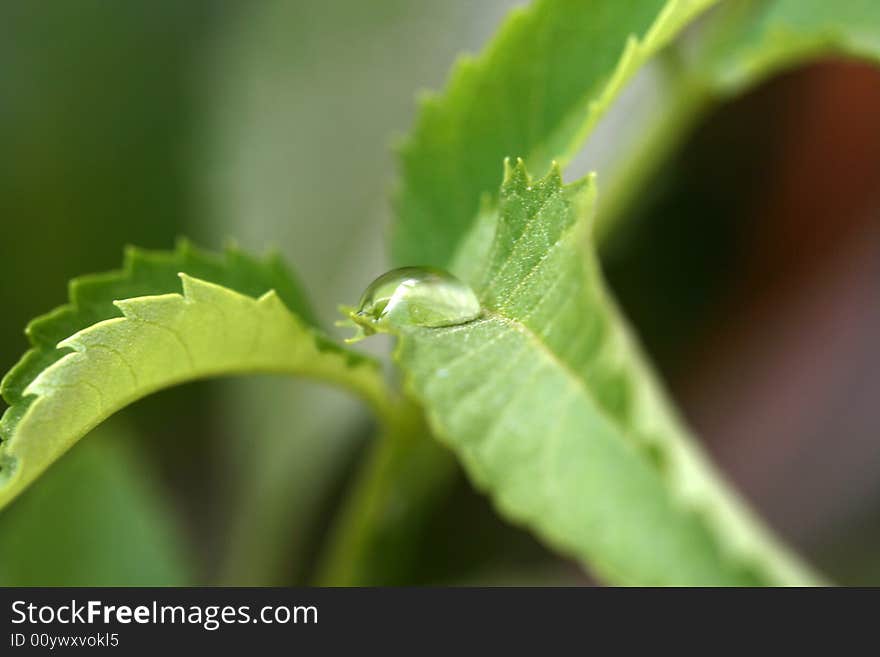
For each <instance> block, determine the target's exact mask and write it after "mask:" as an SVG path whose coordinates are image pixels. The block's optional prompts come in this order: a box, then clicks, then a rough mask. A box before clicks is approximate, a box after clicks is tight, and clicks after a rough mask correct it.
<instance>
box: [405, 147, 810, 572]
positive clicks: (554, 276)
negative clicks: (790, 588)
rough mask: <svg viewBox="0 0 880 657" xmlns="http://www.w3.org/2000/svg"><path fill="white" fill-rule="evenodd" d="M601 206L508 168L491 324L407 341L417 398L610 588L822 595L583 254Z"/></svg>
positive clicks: (497, 486) (553, 181)
mask: <svg viewBox="0 0 880 657" xmlns="http://www.w3.org/2000/svg"><path fill="white" fill-rule="evenodd" d="M594 197H595V186H594V181H593V178H592V177H589V178H586V179H584V180H581V181H579V182H576V183H574V184H571V185H568V186H563V185H562V180H561V176H560V173H559V169H558V168H557V167H554V168H553V170H552V171H551V172H550V174H549V175H548V176H547V177H546V178H544V179H543V180H540V181H532V180H531V179H530V178H529V176H528V174H527V172H526V169H525V166H524V165H523V163H522V161H520V162H519V163H518V164H517V165H516V166H514V167H509V166H508V167H507V170H506V174H505V178H504V183H503V185H502V187H501V195H500V213H499V218H498V223H497V228H496V230H495V236H494V239H493V242H492V247H491V251H490V255H489V257H488V259H486V260H485V262H486V265H485V267H484V269H483V271H482V273H480V274H478V275H476V276H475V277H474V279H473V280H474V281H475V282H476V285H475V289H476V291H477V293H478V295H479V297H480V299H481V302H482V304H483V306H484V310H485V315H484V317H483V318H482V319H478V320H476V321H473V322H470V323H467V324H463V325H460V326H456V327H450V328H434V329H428V328H418V327H405V328H404V329H402V330H401V333H400V340H399V344H398V349H397V352H396V358H397V360H398V361H399V363H400V365H401V366H402V368H403V369H404V371H405V373H406V375H407V386H408V389H409V390H410V392H411V393H412V394H413V395H414V396H415V397H416V398H417V399H419V400H421V401H422V403H423V404H424V405H425V408H426V412H427V415H428V418H429V422H430V424H431V426H432V427H433V429H434V431H435V433H436V434H437V435H438V436H439V437H440V438H441V439H442V440H443V441H444V442H446V443H447V444H448V445H449V446H450V447H451V448H452V449H453V450H455V452H456V453H457V454H458V456H459V457H460V459H461V460H462V462H463V463H464V466H465V468H466V470H467V471H468V472H469V474H470V476H471V477H472V478H473V480H474V482H475V483H476V484H477V486H479V487H480V488H481V489H484V490H485V491H487V492H488V493H489V494H490V495H491V496H492V497H493V499H494V501H495V503H496V504H497V506H498V508H499V510H500V511H501V513H503V514H504V515H505V516H507V517H508V518H509V519H511V520H512V521H514V522H516V523H518V524H521V525H524V526H527V527H529V528H531V529H532V530H533V531H534V532H535V533H537V534H538V535H539V536H541V537H543V539H544V540H545V541H547V542H548V543H549V544H550V545H552V546H554V547H555V548H557V549H559V550H560V551H562V552H563V553H566V554H569V555H571V556H573V557H575V558H577V559H579V560H580V561H581V562H582V563H584V564H585V565H587V566H589V567H590V568H592V569H593V570H594V571H595V572H596V573H597V574H599V575H600V576H602V577H603V578H605V579H607V580H609V581H611V582H615V583H624V584H640V585H660V584H674V585H694V584H718V585H722V584H730V585H743V584H807V583H812V582H815V581H816V580H815V578H814V576H813V575H811V574H810V573H809V572H808V571H807V570H806V569H805V568H803V567H802V566H801V565H800V564H798V563H797V561H796V559H795V558H794V557H792V556H791V555H789V554H788V553H787V551H786V550H785V549H784V548H783V547H781V546H779V545H776V544H775V543H774V541H773V540H772V539H771V538H770V537H769V536H768V535H767V534H766V533H765V531H764V529H763V528H762V527H761V526H760V525H759V523H758V522H756V521H755V520H754V519H753V518H752V517H751V516H750V514H749V513H748V512H747V511H746V510H745V509H744V507H743V506H742V505H741V504H740V503H739V502H738V500H737V498H736V496H735V495H734V494H733V493H732V492H731V491H729V490H728V489H727V488H726V487H725V486H724V484H723V483H721V480H720V478H719V476H718V475H717V474H716V473H715V472H714V471H713V469H712V467H711V466H710V465H709V463H708V461H707V460H706V458H705V457H704V455H703V454H702V452H701V451H700V449H699V448H698V447H697V444H696V443H695V442H694V441H693V440H692V439H691V437H690V436H689V435H688V433H687V431H686V430H685V429H684V427H683V426H682V424H681V422H680V421H679V420H678V418H677V417H675V416H674V414H673V413H672V411H671V410H669V409H670V408H671V405H670V404H669V403H668V401H667V400H666V399H665V397H664V394H663V392H662V390H661V389H660V387H659V385H658V384H657V382H656V380H655V377H654V375H653V373H652V372H651V370H650V368H649V367H648V365H647V364H646V363H645V361H644V359H643V357H642V355H641V354H640V352H639V349H638V347H637V346H636V344H635V341H634V339H633V338H632V336H631V335H630V332H629V330H628V329H627V326H626V324H625V322H624V321H623V319H622V318H621V316H620V315H619V313H618V312H617V310H616V309H615V306H614V304H613V301H612V300H611V299H610V297H609V296H608V294H607V292H606V290H605V287H604V284H603V282H602V280H601V276H600V273H599V268H598V266H597V262H596V258H595V255H594V254H593V253H592V251H590V252H587V253H584V249H583V248H582V244H583V243H584V240H585V238H586V237H587V235H586V233H587V228H588V217H589V216H590V214H591V212H592V206H593V203H594Z"/></svg>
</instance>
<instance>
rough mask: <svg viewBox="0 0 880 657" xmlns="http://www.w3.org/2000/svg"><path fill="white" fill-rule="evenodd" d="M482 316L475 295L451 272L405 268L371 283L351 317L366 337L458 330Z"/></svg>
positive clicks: (425, 268) (390, 272) (428, 268)
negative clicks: (419, 328) (420, 330)
mask: <svg viewBox="0 0 880 657" xmlns="http://www.w3.org/2000/svg"><path fill="white" fill-rule="evenodd" d="M481 313H482V308H481V306H480V302H479V300H478V299H477V295H476V294H474V291H473V290H472V289H471V288H470V287H469V286H468V285H466V284H465V283H463V282H461V281H460V280H459V279H457V278H456V277H455V276H453V275H452V274H450V273H449V272H446V271H443V270H442V269H435V268H432V267H401V268H400V269H393V270H391V271H389V272H386V273H385V274H382V275H381V276H379V278H377V279H376V280H375V281H373V282H372V283H370V285H369V286H368V287H367V289H366V290H365V291H364V294H363V296H362V297H361V300H360V303H359V304H358V307H357V309H354V310H351V311H350V312H349V317H350V318H351V320H352V321H354V323H355V324H357V325H358V326H359V327H360V328H361V329H363V332H364V335H372V334H373V333H377V332H389V331H392V330H394V329H397V328H404V327H407V326H424V327H434V328H437V327H442V326H456V325H458V324H464V323H466V322H470V321H473V320H474V319H477V318H478V317H479V316H480V314H481ZM360 337H362V336H360V335H358V336H356V338H355V339H359V338H360Z"/></svg>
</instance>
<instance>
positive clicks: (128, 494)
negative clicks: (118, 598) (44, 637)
mask: <svg viewBox="0 0 880 657" xmlns="http://www.w3.org/2000/svg"><path fill="white" fill-rule="evenodd" d="M148 466H149V461H148V460H147V459H145V458H144V455H143V454H141V453H140V450H139V448H138V447H137V445H136V444H135V443H134V441H133V440H132V436H131V434H130V432H129V431H127V430H126V429H125V428H124V426H123V425H122V424H120V423H118V422H116V423H112V424H109V425H107V426H105V427H102V428H101V429H100V430H98V431H95V432H94V435H93V436H91V437H90V438H89V440H87V441H85V442H84V443H83V444H82V445H79V446H77V447H76V449H74V450H72V451H71V452H70V454H68V455H67V456H66V457H65V458H64V459H62V460H61V461H60V462H59V463H58V464H57V465H56V466H55V467H54V468H52V470H51V471H50V472H48V473H47V474H46V476H45V477H43V478H42V479H41V480H40V484H39V486H34V487H33V488H32V489H30V490H28V491H27V492H26V493H25V494H24V495H22V496H21V497H20V498H18V499H17V500H16V501H15V503H14V504H13V505H12V506H10V507H9V508H8V509H6V510H4V512H3V513H2V515H0V538H2V540H0V585H2V586H186V585H192V584H194V583H195V582H196V581H197V580H196V579H195V577H194V575H193V568H192V558H193V557H194V555H191V554H188V553H187V550H186V549H185V546H184V545H183V542H182V533H181V532H180V527H179V521H180V519H179V518H178V516H177V513H176V512H175V510H174V508H173V506H172V501H171V500H170V499H169V498H168V496H167V495H166V494H164V493H163V492H162V490H161V489H160V487H159V485H158V482H157V481H156V480H155V477H154V476H153V473H152V472H151V471H150V468H149V467H148Z"/></svg>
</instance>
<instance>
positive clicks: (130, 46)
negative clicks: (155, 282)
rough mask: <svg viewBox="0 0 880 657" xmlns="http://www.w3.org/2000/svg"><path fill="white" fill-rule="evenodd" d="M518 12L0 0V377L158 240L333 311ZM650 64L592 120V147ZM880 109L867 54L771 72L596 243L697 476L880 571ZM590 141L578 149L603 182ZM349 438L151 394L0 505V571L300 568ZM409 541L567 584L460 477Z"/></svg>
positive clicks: (297, 396)
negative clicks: (406, 142) (208, 250)
mask: <svg viewBox="0 0 880 657" xmlns="http://www.w3.org/2000/svg"><path fill="white" fill-rule="evenodd" d="M516 4H520V3H517V2H514V1H513V0H492V1H491V2H481V3H472V2H466V1H465V0H444V2H417V3H413V2H405V1H403V0H375V1H373V2H369V3H363V2H355V1H353V0H338V1H336V2H322V1H317V0H292V1H286V2H278V1H263V2H244V1H242V0H238V1H236V0H228V1H213V2H212V1H209V0H193V1H191V2H186V3H181V2H173V1H172V0H155V1H153V2H128V3H110V2H103V1H99V0H59V1H58V2H53V3H51V4H44V3H33V2H26V1H25V0H6V1H5V2H3V3H2V5H0V146H2V147H0V221H2V227H3V230H2V238H0V275H2V279H0V280H2V282H0V308H2V311H0V370H2V371H6V370H8V369H9V367H11V365H12V364H13V363H14V362H15V361H16V360H17V358H18V357H19V356H20V355H21V354H22V353H23V351H24V350H25V348H26V343H25V340H24V338H23V334H22V329H23V327H24V326H25V324H26V323H27V321H28V320H29V319H30V318H32V317H34V316H36V315H38V314H40V313H43V312H45V311H47V310H49V309H51V308H52V307H54V306H56V305H59V304H61V303H63V302H64V300H65V287H64V286H65V281H67V280H68V279H69V278H71V277H73V276H75V275H78V274H82V273H86V272H93V271H102V270H107V269H113V268H115V267H118V266H119V263H120V262H121V254H122V247H123V246H124V245H125V244H129V243H133V244H137V245H139V246H144V247H152V248H168V247H170V246H172V245H173V243H174V240H175V238H176V237H177V236H179V235H186V236H189V237H191V238H193V240H195V241H196V242H197V243H199V244H201V245H203V246H208V247H212V248H216V247H220V246H222V245H223V244H224V243H226V242H227V241H228V240H230V239H234V240H235V241H237V242H238V243H239V244H241V245H242V246H244V247H246V248H248V249H252V250H256V251H262V250H264V249H266V248H268V247H272V246H274V247H278V248H279V249H280V250H281V251H282V252H283V253H284V254H285V255H286V257H287V259H288V262H289V263H290V264H291V265H292V266H293V267H294V269H295V270H296V271H297V272H298V273H299V275H300V276H301V278H302V280H303V282H304V285H305V287H306V288H307V289H308V290H309V292H310V293H311V296H312V299H313V301H314V305H315V307H316V308H317V310H318V313H319V315H320V317H321V318H322V320H323V321H324V322H325V323H326V324H327V325H331V324H332V320H333V319H334V313H335V307H336V305H337V303H340V302H351V301H352V300H354V299H356V298H357V296H358V295H359V293H360V291H361V289H362V287H363V286H364V284H365V283H366V282H368V281H369V280H371V279H372V278H373V277H374V276H375V275H377V274H379V273H381V272H382V271H383V270H384V269H385V268H386V262H387V258H386V237H387V227H388V222H389V212H390V210H389V204H388V196H389V191H390V188H391V184H392V182H393V172H394V162H393V155H392V153H391V150H390V148H389V146H390V145H391V144H392V143H393V140H394V138H395V137H396V136H399V135H400V134H402V133H404V132H405V131H406V130H407V129H408V126H409V125H410V122H411V120H412V117H413V115H414V112H415V109H416V104H415V98H416V94H417V92H418V91H419V90H420V89H423V88H439V87H441V86H442V84H443V81H444V79H445V76H446V71H447V70H448V68H449V66H450V64H451V63H452V61H453V60H454V58H455V56H456V54H457V53H459V52H460V51H462V50H470V51H474V50H477V49H478V48H479V47H480V46H481V44H482V43H484V42H485V40H486V39H487V38H488V37H489V36H490V35H491V34H492V33H493V31H494V29H495V27H496V25H497V24H498V22H499V21H500V20H501V18H502V17H503V16H504V14H505V13H506V12H507V10H509V9H510V8H511V7H512V6H514V5H516ZM650 74H651V73H650V70H649V71H648V72H647V73H646V74H645V75H643V76H640V78H639V80H637V81H636V82H637V84H636V85H635V87H634V89H633V90H632V91H630V92H628V95H625V97H624V98H623V99H622V100H621V103H619V104H618V106H616V107H615V109H614V111H613V112H612V115H611V116H610V117H608V119H606V120H605V121H604V122H603V127H602V129H601V130H600V133H599V135H600V136H601V140H603V142H604V145H605V150H606V151H607V150H608V148H609V147H608V144H611V146H610V148H611V149H612V150H613V144H614V139H615V135H616V133H617V131H619V126H620V125H621V120H620V117H621V116H623V117H624V118H625V117H626V116H627V111H628V110H627V107H628V105H627V103H633V102H638V98H639V93H641V91H640V89H642V88H644V87H645V86H646V83H645V80H649V78H650ZM878 115H880V73H878V72H877V71H875V70H871V69H870V68H868V67H866V66H862V65H857V64H853V63H841V62H826V63H821V64H819V65H816V66H813V67H811V68H810V69H805V70H801V71H796V72H793V73H790V74H787V75H785V76H782V77H779V78H777V79H774V80H771V81H770V82H768V83H767V84H765V85H764V86H763V87H762V88H760V89H758V90H756V91H755V92H753V93H751V94H749V96H748V97H746V98H742V99H740V100H738V101H736V102H734V103H731V104H728V105H726V106H724V107H721V108H718V109H717V110H716V111H714V112H713V113H712V114H711V115H710V116H708V117H707V118H706V120H705V121H703V122H702V123H701V125H700V126H699V128H698V129H697V130H696V132H695V133H694V134H693V135H692V136H691V137H690V138H689V140H688V142H687V143H686V144H685V145H684V146H683V147H682V148H681V149H680V150H679V152H678V153H677V154H676V155H675V156H674V158H673V159H672V161H670V162H668V163H667V164H666V165H665V166H664V167H663V170H662V171H661V172H659V173H658V175H657V176H656V177H655V179H654V180H652V182H651V184H650V186H649V188H648V189H646V190H645V193H644V194H643V196H642V197H641V198H640V200H639V202H638V203H637V204H636V206H635V207H633V208H632V209H631V210H630V212H629V214H630V215H631V216H629V217H628V218H627V221H626V222H625V224H624V228H623V229H622V230H621V231H620V233H619V234H617V235H615V236H614V239H613V240H611V242H610V243H609V245H608V247H607V249H606V252H605V253H603V263H604V265H605V268H606V272H607V274H608V276H609V278H610V280H611V283H612V285H613V286H614V288H615V290H616V291H617V293H618V294H619V296H620V298H621V301H622V304H623V307H624V308H625V310H626V311H627V312H628V313H629V315H630V316H631V317H632V318H633V321H634V323H635V325H636V327H637V328H638V330H639V333H640V334H641V335H642V337H643V339H644V341H645V343H646V345H647V346H648V348H649V350H650V352H651V353H652V354H653V355H654V357H655V358H656V359H657V362H658V363H659V364H660V367H661V369H662V372H663V374H664V376H665V377H666V378H667V380H668V381H669V383H670V385H671V386H672V388H673V391H674V393H675V395H676V396H677V398H678V400H679V401H680V403H681V404H682V405H683V408H684V409H685V413H686V414H687V416H688V417H689V419H690V420H691V422H692V423H693V424H694V425H695V427H696V428H697V430H698V431H699V432H700V434H701V435H703V436H704V437H705V438H706V441H707V444H708V446H709V448H710V450H711V451H712V452H713V454H714V455H715V456H716V458H717V459H718V461H719V462H720V464H721V466H722V468H723V469H724V470H725V471H726V472H727V473H728V475H729V476H730V477H731V478H732V479H733V480H734V482H735V483H736V484H737V485H739V487H740V488H741V489H742V490H743V491H744V493H745V494H746V495H747V496H748V497H749V498H750V499H751V500H752V502H753V503H754V504H755V505H756V506H757V507H758V509H759V510H760V511H761V512H762V513H763V514H764V515H765V516H766V517H767V518H768V520H769V521H770V522H771V524H772V525H773V526H774V527H776V528H777V529H778V530H779V531H780V532H782V533H783V535H784V536H786V537H787V538H788V539H789V540H791V541H792V542H793V543H794V544H795V545H796V546H797V547H798V548H799V549H801V550H802V551H803V552H804V553H805V554H807V555H808V556H809V557H811V558H812V559H814V560H816V561H817V563H818V564H819V566H820V567H821V568H823V569H824V570H825V571H826V572H828V573H829V574H830V575H831V576H832V577H834V578H837V579H838V580H839V581H841V582H845V583H851V582H852V583H860V584H867V583H877V584H880V556H878V555H880V435H878V434H880V429H878V427H880V408H878V406H877V404H876V400H877V399H878V398H880V352H878V350H877V348H876V345H877V342H878V340H877V338H878V336H880V304H878V302H877V300H878V299H880V191H878V190H880V124H878V123H877V121H876V116H878ZM615 117H616V118H615ZM829 126H833V127H829ZM591 148H592V149H593V150H591ZM599 150H600V149H597V148H596V147H595V145H591V147H588V149H587V150H586V151H585V153H584V155H583V157H582V158H580V159H579V161H578V166H580V167H582V168H589V167H591V166H598V167H599V169H600V181H599V182H600V188H601V173H602V163H603V158H602V157H601V153H600V152H599ZM385 346H386V345H384V344H379V346H376V345H373V346H372V348H373V349H374V350H379V351H381V350H382V349H383V348H384V347H385ZM371 430H372V427H371V421H370V418H369V417H368V415H367V414H366V411H365V409H363V408H362V407H361V406H360V405H359V404H357V403H356V402H354V401H353V400H351V399H349V398H348V397H347V396H346V395H344V394H342V393H340V392H338V391H334V390H330V389H328V388H325V387H321V386H317V385H312V384H305V383H302V382H296V381H288V380H283V379H274V378H273V379H268V378H267V379H261V380H252V381H251V380H249V381H224V382H209V383H201V384H197V385H191V386H185V387H181V388H178V389H175V390H170V391H166V392H163V393H161V394H159V395H156V396H154V397H151V398H149V399H147V400H144V401H143V402H140V403H138V404H136V405H135V406H134V407H132V408H131V409H128V410H126V411H125V412H124V413H121V414H120V415H119V416H118V417H117V418H114V420H113V421H111V422H108V423H107V424H106V425H105V426H103V427H101V428H100V429H99V430H98V431H96V432H95V435H94V436H91V437H89V438H88V439H86V440H84V441H82V443H80V444H79V445H78V446H77V447H76V448H75V449H74V450H72V451H71V453H70V454H69V455H67V456H65V457H64V458H63V459H62V460H61V461H60V462H59V463H58V464H57V465H56V466H54V467H53V469H52V470H50V472H49V473H48V474H47V475H46V476H45V477H44V478H43V479H42V480H41V481H40V482H39V483H38V484H36V485H35V486H33V488H32V489H31V490H29V491H28V492H27V493H26V494H25V495H23V496H22V497H21V498H20V499H19V500H18V501H16V502H15V503H14V504H13V505H12V506H11V507H10V508H9V509H8V510H5V511H4V512H3V513H2V514H0V584H2V585H14V584H24V585H40V584H41V585H66V584H80V585H101V584H105V585H113V584H116V585H125V584H133V585H146V584H156V585H166V584H167V585H171V584H210V583H226V584H252V585H262V584H293V583H303V582H307V581H309V578H310V575H311V572H312V569H313V565H314V562H315V558H316V551H317V550H318V548H319V546H320V544H321V539H322V537H323V535H324V533H325V532H326V529H327V524H328V522H329V518H330V515H331V512H332V510H333V508H334V504H335V503H337V502H338V500H339V498H340V495H341V491H343V490H344V488H345V484H346V481H347V478H348V477H349V475H350V473H351V472H352V469H353V464H355V463H356V462H357V460H358V458H359V457H360V456H361V455H362V453H363V451H364V448H365V445H366V443H367V442H368V441H369V439H370V437H371ZM420 546H421V547H420V559H419V563H418V564H416V566H415V567H414V570H413V572H412V573H410V579H409V581H411V582H412V583H427V582H432V583H438V582H439V583H518V584H530V583H573V584H581V583H586V582H588V581H589V580H587V579H586V578H585V576H584V575H582V574H581V573H580V572H579V571H578V569H577V568H575V567H574V566H572V565H571V564H567V563H563V562H561V561H559V560H557V559H555V558H554V557H553V556H551V555H550V554H549V553H547V552H546V551H544V550H543V548H541V547H540V546H538V545H537V544H536V543H535V542H534V541H532V540H531V539H530V538H529V537H528V536H526V535H524V534H522V533H520V532H518V531H516V530H513V529H510V528H507V527H505V526H504V525H503V524H502V523H501V522H500V521H498V520H496V519H495V518H494V515H493V513H492V512H491V510H490V509H489V507H488V505H487V504H486V503H485V502H484V501H483V500H482V499H481V498H480V497H479V496H477V495H476V494H475V493H473V492H472V491H471V490H470V488H469V487H468V485H467V483H466V482H465V481H464V480H463V478H460V482H459V484H458V485H457V487H456V489H455V490H454V491H453V492H452V494H451V495H450V496H449V499H448V500H447V501H446V502H445V503H444V506H443V509H441V510H440V512H439V513H438V514H437V516H436V518H434V519H433V520H432V522H431V524H430V526H429V528H428V530H427V532H426V534H425V536H424V537H423V538H422V540H421V541H420Z"/></svg>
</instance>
